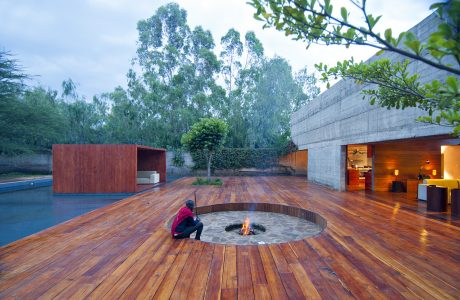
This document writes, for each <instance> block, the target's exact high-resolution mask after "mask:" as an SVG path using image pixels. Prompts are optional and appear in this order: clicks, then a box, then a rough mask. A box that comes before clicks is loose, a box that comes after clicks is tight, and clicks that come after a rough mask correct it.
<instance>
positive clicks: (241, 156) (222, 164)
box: [192, 148, 279, 170]
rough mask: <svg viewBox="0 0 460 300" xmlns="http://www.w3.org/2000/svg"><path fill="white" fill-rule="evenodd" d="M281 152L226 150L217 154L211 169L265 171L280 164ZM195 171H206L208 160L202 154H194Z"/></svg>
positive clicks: (263, 149) (269, 150) (266, 149)
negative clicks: (252, 169) (256, 169)
mask: <svg viewBox="0 0 460 300" xmlns="http://www.w3.org/2000/svg"><path fill="white" fill-rule="evenodd" d="M278 154H279V151H278V150H277V149H273V148H259V149H248V148H224V149H222V150H219V151H218V152H216V154H215V155H214V157H213V159H212V163H211V168H212V169H214V170H229V169H241V168H258V169H265V168H270V167H273V166H276V165H277V164H278ZM192 158H193V161H194V163H195V166H194V169H198V170H202V169H206V158H205V156H204V155H203V154H202V153H192Z"/></svg>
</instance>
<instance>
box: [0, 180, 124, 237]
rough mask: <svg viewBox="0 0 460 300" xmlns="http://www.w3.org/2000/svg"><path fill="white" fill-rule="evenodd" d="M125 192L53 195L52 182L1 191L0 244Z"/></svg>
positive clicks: (54, 223)
mask: <svg viewBox="0 0 460 300" xmlns="http://www.w3.org/2000/svg"><path fill="white" fill-rule="evenodd" d="M127 196H128V195H123V194H121V195H54V194H53V191H52V187H51V186H47V187H40V188H35V189H28V190H22V191H15V192H7V193H0V246H4V245H6V244H9V243H11V242H14V241H16V240H19V239H21V238H23V237H26V236H28V235H31V234H34V233H36V232H39V231H42V230H44V229H46V228H49V227H51V226H54V225H56V224H59V223H62V222H65V221H67V220H70V219H72V218H74V217H76V216H79V215H82V214H84V213H87V212H89V211H92V210H95V209H97V208H101V207H103V206H106V205H108V204H111V203H114V202H116V201H118V200H120V199H123V198H126V197H127Z"/></svg>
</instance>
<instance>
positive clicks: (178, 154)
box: [172, 150, 185, 168]
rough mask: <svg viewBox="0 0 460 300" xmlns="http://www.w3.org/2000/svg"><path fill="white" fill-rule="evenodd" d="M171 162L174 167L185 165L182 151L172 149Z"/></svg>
mask: <svg viewBox="0 0 460 300" xmlns="http://www.w3.org/2000/svg"><path fill="white" fill-rule="evenodd" d="M172 163H173V165H174V166H176V167H179V168H180V167H183V166H184V165H185V159H184V153H182V151H177V150H176V151H174V156H173V158H172Z"/></svg>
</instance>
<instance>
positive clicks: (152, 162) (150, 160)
mask: <svg viewBox="0 0 460 300" xmlns="http://www.w3.org/2000/svg"><path fill="white" fill-rule="evenodd" d="M137 169H138V171H157V172H158V173H160V182H165V181H166V151H161V150H150V149H142V148H139V149H138V150H137Z"/></svg>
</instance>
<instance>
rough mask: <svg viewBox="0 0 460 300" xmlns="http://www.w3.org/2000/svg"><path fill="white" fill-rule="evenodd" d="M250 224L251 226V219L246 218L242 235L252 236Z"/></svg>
mask: <svg viewBox="0 0 460 300" xmlns="http://www.w3.org/2000/svg"><path fill="white" fill-rule="evenodd" d="M249 224H251V222H250V220H249V217H246V219H245V220H244V223H243V227H241V230H240V234H241V235H248V234H250V232H251V230H250V228H249Z"/></svg>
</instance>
